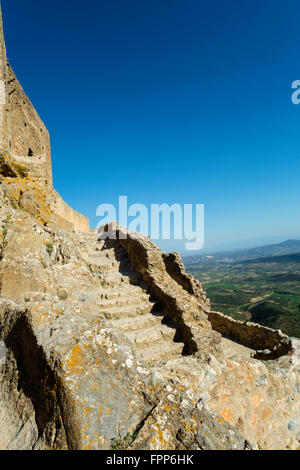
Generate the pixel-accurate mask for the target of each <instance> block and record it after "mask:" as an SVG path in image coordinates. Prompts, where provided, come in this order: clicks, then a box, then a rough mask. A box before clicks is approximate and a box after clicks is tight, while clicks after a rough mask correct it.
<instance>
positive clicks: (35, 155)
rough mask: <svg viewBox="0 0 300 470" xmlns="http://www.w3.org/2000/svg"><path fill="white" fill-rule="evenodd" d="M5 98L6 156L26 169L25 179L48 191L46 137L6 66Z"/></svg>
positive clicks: (50, 171) (49, 156)
mask: <svg viewBox="0 0 300 470" xmlns="http://www.w3.org/2000/svg"><path fill="white" fill-rule="evenodd" d="M6 86H7V93H8V97H9V102H8V110H9V134H10V135H9V141H10V142H9V146H10V154H11V157H13V158H14V159H15V160H16V161H17V162H18V163H21V164H24V165H26V166H27V168H28V169H29V175H30V176H32V177H33V178H35V179H36V180H38V181H39V183H40V184H42V185H43V186H45V187H46V188H49V189H51V188H52V169H51V153H50V137H49V133H48V130H47V128H46V126H45V125H44V123H43V122H42V120H41V119H40V117H39V115H38V113H37V112H36V110H35V109H34V107H33V105H32V104H31V102H30V100H29V99H28V97H27V95H26V94H25V92H24V90H23V88H22V86H21V85H20V83H19V81H18V79H17V77H16V76H15V74H14V72H13V70H12V68H11V67H10V65H9V64H7V67H6Z"/></svg>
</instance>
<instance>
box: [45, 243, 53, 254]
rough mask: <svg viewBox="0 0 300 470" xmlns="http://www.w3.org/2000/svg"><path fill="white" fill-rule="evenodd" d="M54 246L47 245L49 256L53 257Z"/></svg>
mask: <svg viewBox="0 0 300 470" xmlns="http://www.w3.org/2000/svg"><path fill="white" fill-rule="evenodd" d="M53 249H54V248H53V244H52V243H47V245H46V250H47V253H48V255H49V256H51V254H52V253H53Z"/></svg>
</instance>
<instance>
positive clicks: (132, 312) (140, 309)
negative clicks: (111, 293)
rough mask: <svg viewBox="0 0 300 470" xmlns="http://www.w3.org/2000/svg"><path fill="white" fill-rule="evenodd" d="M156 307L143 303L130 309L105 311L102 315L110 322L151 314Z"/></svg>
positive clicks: (129, 307)
mask: <svg viewBox="0 0 300 470" xmlns="http://www.w3.org/2000/svg"><path fill="white" fill-rule="evenodd" d="M154 305H155V304H154V303H152V302H143V303H140V304H135V305H131V306H128V307H116V308H107V309H103V310H102V313H103V314H104V316H105V317H106V318H107V319H108V320H113V319H115V320H117V319H119V318H125V317H136V316H137V315H143V314H147V313H150V312H151V310H152V309H153V308H154Z"/></svg>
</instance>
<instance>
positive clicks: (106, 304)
mask: <svg viewBox="0 0 300 470" xmlns="http://www.w3.org/2000/svg"><path fill="white" fill-rule="evenodd" d="M149 298H150V296H149V295H147V294H144V293H139V294H135V295H134V294H131V295H127V296H123V297H115V298H112V299H101V300H100V301H99V302H98V303H97V305H98V307H99V308H101V309H103V310H106V309H110V308H118V307H129V306H135V305H137V304H138V305H139V304H141V303H143V302H149Z"/></svg>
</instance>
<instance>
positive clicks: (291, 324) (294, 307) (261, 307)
mask: <svg viewBox="0 0 300 470" xmlns="http://www.w3.org/2000/svg"><path fill="white" fill-rule="evenodd" d="M299 261H300V255H299V254H292V255H281V256H273V257H267V258H256V259H253V260H245V261H238V262H234V263H232V262H227V263H226V262H222V263H210V264H208V263H203V264H198V265H192V266H188V267H187V269H188V271H189V272H191V273H192V274H193V275H195V276H196V277H197V278H198V279H201V280H202V283H203V285H204V287H205V288H206V291H207V294H208V296H209V298H210V299H211V303H212V308H213V309H215V310H218V311H222V312H224V313H227V314H229V315H231V316H232V317H233V318H236V319H239V320H243V321H245V320H250V319H251V321H254V322H258V323H260V324H262V325H265V326H269V327H272V328H280V329H281V330H282V331H283V332H285V333H287V334H289V335H291V336H296V337H300V291H299V282H300V264H299ZM266 302H267V303H266ZM266 306H267V307H268V308H266Z"/></svg>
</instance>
